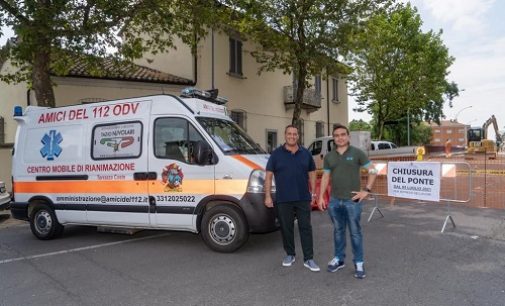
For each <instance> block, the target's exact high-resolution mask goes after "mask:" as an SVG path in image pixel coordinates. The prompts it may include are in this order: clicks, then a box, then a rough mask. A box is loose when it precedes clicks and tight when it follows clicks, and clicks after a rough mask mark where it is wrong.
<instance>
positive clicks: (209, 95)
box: [181, 87, 228, 105]
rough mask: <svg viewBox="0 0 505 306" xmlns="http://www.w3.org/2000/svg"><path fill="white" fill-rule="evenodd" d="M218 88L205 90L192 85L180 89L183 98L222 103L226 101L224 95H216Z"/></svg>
mask: <svg viewBox="0 0 505 306" xmlns="http://www.w3.org/2000/svg"><path fill="white" fill-rule="evenodd" d="M217 93H218V89H212V90H210V91H205V90H201V89H197V88H194V87H187V88H184V89H183V90H182V91H181V97H183V98H198V99H202V100H205V101H209V102H212V103H215V104H219V105H223V104H226V103H227V102H228V99H226V98H225V97H220V96H218V95H217Z"/></svg>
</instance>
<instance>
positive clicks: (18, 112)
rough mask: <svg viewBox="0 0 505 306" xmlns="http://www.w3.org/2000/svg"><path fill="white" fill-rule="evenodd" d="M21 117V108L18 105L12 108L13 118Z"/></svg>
mask: <svg viewBox="0 0 505 306" xmlns="http://www.w3.org/2000/svg"><path fill="white" fill-rule="evenodd" d="M21 116H23V108H22V107H21V106H19V105H16V106H14V117H21Z"/></svg>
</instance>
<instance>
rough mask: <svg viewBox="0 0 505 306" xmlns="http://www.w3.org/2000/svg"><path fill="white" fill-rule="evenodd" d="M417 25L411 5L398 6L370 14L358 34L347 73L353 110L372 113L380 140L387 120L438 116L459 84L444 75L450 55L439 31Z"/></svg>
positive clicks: (413, 120)
mask: <svg viewBox="0 0 505 306" xmlns="http://www.w3.org/2000/svg"><path fill="white" fill-rule="evenodd" d="M421 25H422V21H421V18H420V16H419V14H418V13H417V10H416V9H415V8H413V7H411V6H410V5H409V4H407V5H406V6H403V5H400V6H397V7H395V8H394V9H393V10H391V11H390V12H380V13H378V14H376V15H375V16H373V17H372V18H370V20H369V22H368V24H367V27H366V29H365V31H363V32H362V33H360V35H358V36H357V40H356V46H357V47H358V51H357V52H356V53H355V58H354V64H355V71H354V73H353V75H352V76H351V78H350V79H351V82H352V84H353V88H352V92H353V94H354V95H355V96H356V98H357V99H356V100H357V103H358V107H357V108H356V109H355V110H357V111H366V112H368V113H369V114H372V116H373V118H374V119H375V122H376V124H377V131H378V138H379V139H381V138H382V137H383V134H384V132H385V124H386V123H387V122H391V121H394V120H400V119H401V118H407V116H408V117H409V118H410V120H411V121H412V123H418V122H420V121H422V120H427V121H432V120H434V121H439V120H440V118H441V117H443V112H442V108H443V103H444V101H445V100H444V97H445V96H446V95H447V97H449V98H450V105H452V98H454V97H455V96H456V95H457V85H456V84H455V83H448V81H447V80H446V76H447V74H448V72H449V71H448V68H449V67H450V65H451V64H452V62H453V61H454V59H453V58H452V57H451V56H450V55H449V52H448V50H447V48H446V47H445V46H444V44H443V43H442V40H441V38H440V36H441V32H438V33H434V32H433V31H429V32H427V33H423V32H422V31H421ZM454 90H455V91H454ZM399 128H404V127H399Z"/></svg>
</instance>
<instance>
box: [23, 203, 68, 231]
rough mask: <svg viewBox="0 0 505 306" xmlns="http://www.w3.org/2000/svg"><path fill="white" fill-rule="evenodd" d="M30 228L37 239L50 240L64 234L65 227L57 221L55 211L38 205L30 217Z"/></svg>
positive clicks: (43, 205) (46, 206)
mask: <svg viewBox="0 0 505 306" xmlns="http://www.w3.org/2000/svg"><path fill="white" fill-rule="evenodd" d="M30 228H31V230H32V233H33V234H34V235H35V237H37V238H39V239H41V240H49V239H53V238H55V237H58V236H60V235H61V234H62V233H63V225H61V224H60V223H59V222H58V219H56V214H55V213H54V210H53V209H52V208H51V207H49V206H48V205H46V204H37V205H36V206H35V207H34V208H33V210H32V213H31V215H30Z"/></svg>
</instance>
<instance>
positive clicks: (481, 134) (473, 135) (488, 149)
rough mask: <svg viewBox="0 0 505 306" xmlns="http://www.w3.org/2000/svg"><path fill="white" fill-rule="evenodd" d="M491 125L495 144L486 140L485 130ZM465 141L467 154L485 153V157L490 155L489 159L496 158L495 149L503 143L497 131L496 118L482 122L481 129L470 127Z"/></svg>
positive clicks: (492, 117)
mask: <svg viewBox="0 0 505 306" xmlns="http://www.w3.org/2000/svg"><path fill="white" fill-rule="evenodd" d="M491 124H492V125H493V128H494V131H495V134H496V142H495V141H493V140H491V139H487V129H488V127H489V126H490V125H491ZM467 139H468V149H467V151H466V152H467V154H475V153H485V154H486V155H490V158H496V153H497V149H498V148H499V147H500V146H501V143H502V141H503V140H502V137H501V134H500V132H499V130H498V123H497V122H496V117H495V116H494V115H492V116H491V117H490V118H489V119H487V120H486V122H484V124H483V125H482V127H472V128H470V129H468V132H467Z"/></svg>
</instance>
